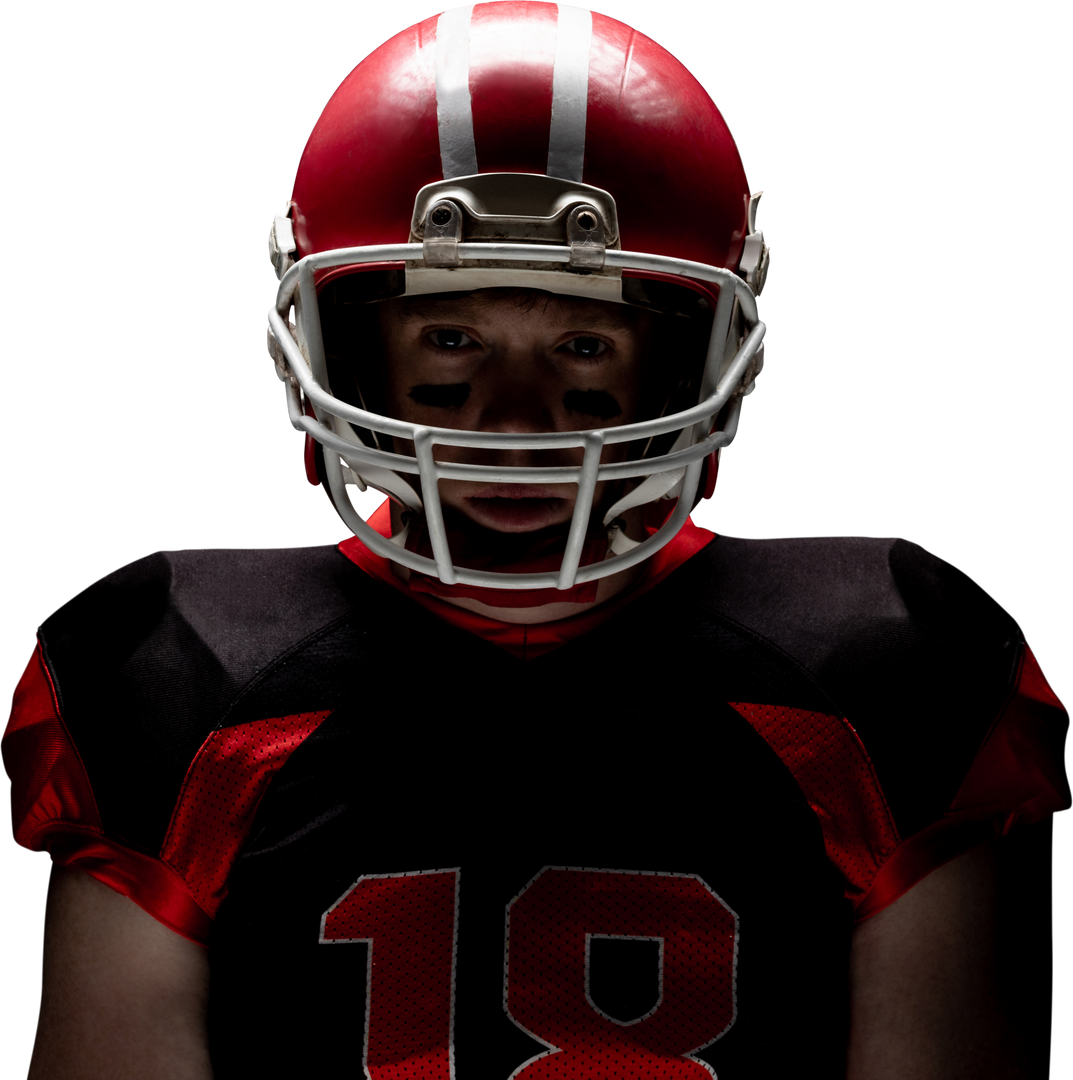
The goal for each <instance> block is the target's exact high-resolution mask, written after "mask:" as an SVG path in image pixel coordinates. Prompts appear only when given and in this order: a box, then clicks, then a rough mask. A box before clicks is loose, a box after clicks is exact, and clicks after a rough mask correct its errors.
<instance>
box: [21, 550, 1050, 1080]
mask: <svg viewBox="0 0 1073 1080" xmlns="http://www.w3.org/2000/svg"><path fill="white" fill-rule="evenodd" d="M1065 727H1066V720H1065V714H1064V713H1063V711H1062V709H1061V706H1060V705H1059V704H1058V702H1057V701H1056V699H1055V698H1054V696H1053V694H1052V693H1051V692H1050V690H1049V688H1048V687H1047V685H1046V682H1045V681H1044V679H1043V677H1042V674H1041V673H1040V672H1039V669H1038V667H1037V666H1036V665H1035V662H1034V660H1033V659H1032V656H1031V653H1030V652H1029V651H1028V650H1027V648H1026V647H1025V645H1024V642H1023V640H1022V638H1021V635H1020V632H1019V631H1018V628H1017V626H1016V625H1015V623H1014V622H1013V621H1012V620H1011V619H1010V617H1009V616H1008V615H1006V614H1005V613H1004V612H1003V611H1002V610H1001V609H1000V608H999V607H998V606H997V605H996V604H995V603H994V602H993V601H992V600H990V599H989V598H988V597H987V596H986V595H985V594H984V593H983V592H982V591H981V590H980V589H979V588H978V587H977V586H975V585H974V584H973V583H972V582H970V581H969V580H968V579H967V578H965V577H964V576H963V575H962V574H960V573H959V572H958V571H956V570H954V569H953V568H951V567H949V566H948V565H946V564H945V563H942V562H941V561H939V560H937V559H935V558H934V557H932V556H930V555H928V554H927V553H926V552H924V551H922V550H921V549H920V548H918V547H916V546H914V545H912V544H909V543H906V542H904V541H888V540H870V539H838V540H823V539H813V540H778V541H746V540H736V539H732V538H728V537H717V538H716V539H715V540H714V541H713V542H712V543H710V544H709V545H708V546H707V547H706V548H704V550H703V551H701V552H700V553H698V554H697V555H695V556H694V557H693V558H691V559H689V561H688V562H686V563H685V564H684V565H683V566H681V567H680V568H679V569H677V570H676V571H675V572H674V573H673V574H671V575H670V577H669V578H667V579H666V580H665V581H663V582H661V583H660V584H659V585H658V586H656V587H655V588H653V589H652V590H651V591H649V592H648V593H646V594H645V595H643V596H639V597H637V598H636V599H635V600H633V601H632V602H631V603H627V604H624V605H623V606H621V607H620V608H619V609H618V610H616V611H615V613H614V614H613V615H612V616H611V617H609V618H608V619H606V621H604V622H603V623H602V624H601V625H599V626H597V627H595V628H594V629H591V630H589V631H588V632H587V633H584V634H581V635H579V636H576V637H574V638H573V639H572V640H568V641H567V642H566V643H565V644H562V645H561V646H559V647H558V648H555V649H552V650H551V651H549V652H546V653H545V654H544V655H541V656H539V657H538V658H536V659H532V660H529V661H523V660H521V659H519V658H518V657H517V656H514V655H511V654H510V653H509V652H507V651H505V650H504V649H501V648H499V647H497V646H496V645H494V644H491V643H489V642H488V641H486V640H483V639H482V638H481V637H480V636H477V635H475V634H473V633H471V632H469V631H468V630H466V629H464V628H461V627H459V626H455V625H451V624H449V623H448V622H446V621H444V620H443V619H440V618H437V617H436V615H435V614H433V613H431V612H430V611H428V610H425V609H424V608H422V607H419V606H418V605H417V604H415V603H413V602H412V601H411V600H410V599H409V598H408V597H406V596H405V595H403V594H402V593H400V592H399V591H397V590H393V589H391V588H388V587H386V586H385V585H384V584H382V583H380V582H378V581H375V580H373V579H372V578H371V577H369V576H368V575H367V574H365V573H364V572H363V571H362V570H360V569H359V568H357V567H356V566H354V565H353V563H351V562H350V561H348V560H347V559H346V558H344V556H343V555H342V554H341V553H340V552H339V551H338V550H336V549H333V548H324V549H306V550H293V551H244V552H243V551H200V552H178V553H166V554H158V555H154V556H151V557H150V558H148V559H145V560H142V561H141V562H138V563H135V564H133V565H131V566H129V567H127V568H126V569H124V570H121V571H119V572H118V573H116V574H114V575H112V576H111V577H109V578H106V579H105V580H103V581H101V582H99V583H98V584H97V585H95V586H93V587H92V588H90V589H89V590H87V591H86V592H85V593H83V594H82V595H81V596H79V597H77V598H76V599H75V600H73V601H72V602H71V603H70V604H68V605H67V606H66V607H64V608H63V609H61V610H60V611H59V612H58V613H57V614H55V615H54V616H52V618H50V619H49V620H48V621H47V622H46V623H45V624H44V626H43V627H42V629H41V634H40V649H39V653H38V655H37V656H36V657H35V659H34V660H33V661H32V662H31V666H30V668H29V669H28V671H27V675H26V677H25V678H24V680H23V683H22V684H21V685H20V689H19V691H18V693H17V696H16V709H15V713H14V715H13V719H12V723H11V725H10V727H9V731H8V735H7V736H6V739H5V747H4V749H5V758H6V761H7V763H8V768H9V771H10V772H11V773H12V775H13V778H14V781H15V785H14V795H13V798H14V802H15V822H16V831H17V835H18V838H19V839H20V841H21V842H23V843H25V844H27V845H28V846H31V847H37V848H48V849H49V850H50V851H51V852H52V855H53V857H54V858H55V859H57V860H58V861H61V862H64V863H71V864H75V865H80V866H82V867H83V868H84V869H86V870H87V871H88V872H90V873H92V874H94V875H95V876H97V877H98V878H100V879H101V880H102V881H105V882H106V883H108V884H109V885H111V886H112V887H113V888H116V889H118V890H119V891H120V892H123V893H124V894H125V895H128V896H130V897H131V898H132V899H134V900H135V901H136V902H137V903H139V904H141V906H143V907H144V908H146V910H148V911H150V912H151V913H152V914H154V915H155V916H156V917H157V918H158V919H160V920H161V921H162V922H164V923H166V924H167V925H169V926H171V927H172V928H173V929H175V930H177V931H178V932H180V933H183V934H185V935H186V936H188V937H190V938H192V939H194V940H197V941H200V942H202V943H203V944H206V945H207V946H208V949H209V957H210V962H211V971H212V979H211V991H210V1013H209V1023H210V1041H211V1052H212V1060H213V1067H214V1072H215V1076H216V1078H217V1080H230V1078H246V1077H249V1076H258V1077H281V1078H282V1077H287V1078H292V1077H295V1076H302V1077H321V1076H323V1077H328V1076H331V1077H337V1076H361V1075H363V1069H364V1075H366V1076H367V1077H369V1078H370V1080H451V1078H457V1080H508V1078H513V1077H521V1078H523V1080H545V1078H556V1080H587V1078H590V1077H591V1078H606V1077H638V1078H661V1080H662V1078H667V1080H679V1078H681V1080H687V1078H689V1080H706V1078H707V1077H712V1076H717V1077H718V1078H719V1080H738V1078H742V1080H752V1078H756V1077H768V1076H771V1077H774V1076H783V1075H797V1074H801V1073H804V1074H806V1075H809V1076H832V1077H837V1076H841V1075H843V1074H844V1058H845V1046H846V1032H847V1023H848V991H847V961H848V951H849V943H850V933H851V930H852V927H853V924H854V921H855V920H856V919H860V918H866V917H868V916H869V915H871V914H874V913H875V912H877V911H879V910H881V909H882V908H883V907H884V906H885V905H886V904H888V903H890V902H891V901H892V900H894V899H896V898H897V897H898V896H899V895H901V894H902V893H903V892H904V891H905V890H906V889H908V888H910V887H911V886H912V885H913V884H914V883H915V882H917V881H919V880H920V879H921V878H922V877H924V876H925V875H926V874H927V873H929V872H930V871H931V870H933V869H934V868H935V867H937V866H938V865H940V864H941V863H942V862H944V861H946V860H948V859H950V858H953V857H954V856H956V855H957V854H960V853H961V852H963V851H965V850H967V849H968V848H969V847H971V846H973V845H974V844H976V843H978V842H980V841H982V840H984V839H987V838H989V837H992V836H995V835H999V834H1001V833H1003V832H1005V831H1008V830H1009V829H1011V828H1013V827H1014V826H1015V825H1016V823H1017V822H1019V821H1025V822H1031V821H1037V820H1040V819H1042V818H1045V817H1046V816H1047V815H1048V814H1050V813H1052V812H1053V811H1055V810H1057V809H1061V808H1062V807H1064V806H1067V805H1068V804H1069V791H1068V787H1067V786H1066V782H1065V777H1064V774H1063V771H1062V742H1063V738H1064V732H1065Z"/></svg>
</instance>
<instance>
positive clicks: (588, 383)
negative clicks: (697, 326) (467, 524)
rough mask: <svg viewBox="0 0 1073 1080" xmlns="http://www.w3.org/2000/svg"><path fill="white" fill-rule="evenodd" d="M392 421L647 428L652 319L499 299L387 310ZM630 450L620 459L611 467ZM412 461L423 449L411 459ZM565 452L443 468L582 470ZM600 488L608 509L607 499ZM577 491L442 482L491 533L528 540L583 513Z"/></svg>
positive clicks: (616, 307) (583, 305)
mask: <svg viewBox="0 0 1073 1080" xmlns="http://www.w3.org/2000/svg"><path fill="white" fill-rule="evenodd" d="M380 308H381V315H380V329H381V342H382V348H383V352H384V360H385V368H384V370H385V397H386V402H385V404H386V408H387V412H388V414H389V415H391V416H394V417H396V418H398V419H400V420H408V421H412V422H414V423H419V424H428V425H430V426H436V427H449V428H460V429H465V430H469V431H501V432H539V431H578V430H583V429H586V428H594V427H608V426H612V425H618V424H626V423H630V422H632V421H633V420H635V419H636V418H637V416H638V409H639V403H640V397H641V383H642V368H643V360H644V357H645V356H646V355H647V352H648V339H649V336H650V325H651V322H650V318H649V317H648V316H647V315H646V314H645V313H644V312H642V311H639V310H637V309H635V308H629V307H626V306H624V305H622V304H612V303H605V302H603V301H599V300H580V299H572V298H560V297H553V296H550V295H546V294H539V293H538V294H535V298H534V296H526V297H524V298H522V299H519V298H518V297H517V296H507V297H504V296H502V294H499V295H497V294H496V292H495V290H490V291H487V292H484V293H477V294H472V295H469V296H464V297H449V296H443V297H436V296H430V297H427V298H426V297H411V298H405V299H400V300H394V301H388V302H386V303H383V304H381V305H380ZM622 451H623V448H621V447H608V448H607V449H606V450H605V460H611V455H612V454H615V455H616V456H621V453H622ZM409 452H412V448H411V449H410V450H409ZM581 454H582V451H581V450H580V448H578V449H574V448H570V449H564V450H558V451H548V450H543V451H533V450H474V449H466V448H462V447H448V446H444V447H439V448H437V450H436V458H437V460H440V461H454V462H459V461H466V462H468V463H474V464H497V465H516V466H547V465H576V464H578V463H580V460H581ZM603 486H604V485H603V484H600V485H597V491H596V505H597V506H599V505H600V503H601V500H602V498H603V496H604V494H605V493H604V492H603V490H602V488H603ZM576 490H577V489H576V487H575V485H573V484H501V483H476V482H470V481H462V480H443V481H441V482H440V498H441V501H442V502H443V504H444V506H445V507H449V508H451V509H453V510H455V511H457V512H458V513H460V514H461V515H463V516H464V517H465V518H467V519H469V520H470V521H472V522H475V523H476V524H477V525H480V526H483V527H484V528H486V529H491V530H494V531H496V532H504V533H526V532H532V531H535V530H537V529H543V528H547V527H549V526H554V525H561V524H563V523H564V522H567V521H569V520H570V516H571V514H572V513H573V509H574V501H575V496H576Z"/></svg>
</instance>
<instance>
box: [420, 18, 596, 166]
mask: <svg viewBox="0 0 1073 1080" xmlns="http://www.w3.org/2000/svg"><path fill="white" fill-rule="evenodd" d="M557 7H558V9H559V24H558V27H557V30H556V35H555V71H554V74H553V76H552V86H551V135H550V137H549V139H548V176H557V177H559V178H560V179H561V180H576V181H578V182H579V183H580V181H581V172H582V169H583V168H584V166H585V117H586V114H587V112H588V108H589V47H590V45H591V43H592V12H591V11H585V10H584V9H583V8H576V7H567V6H566V5H565V4H558V5H557ZM441 130H442V129H441ZM441 139H442V135H441Z"/></svg>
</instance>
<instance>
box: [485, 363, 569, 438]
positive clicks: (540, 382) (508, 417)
mask: <svg viewBox="0 0 1073 1080" xmlns="http://www.w3.org/2000/svg"><path fill="white" fill-rule="evenodd" d="M551 382H552V380H549V378H548V373H547V372H546V371H545V370H544V365H543V364H542V363H541V361H540V358H538V357H534V356H531V355H526V354H525V353H522V352H520V351H513V350H512V351H510V352H504V353H503V354H501V355H499V356H497V357H496V358H495V361H494V363H493V364H491V365H489V369H488V370H487V377H486V379H484V380H483V386H481V387H480V388H479V393H480V402H479V405H480V410H481V412H480V429H481V430H482V431H501V432H533V433H535V432H541V431H555V430H556V429H557V423H556V413H557V411H561V410H557V409H556V403H557V399H561V397H562V395H561V394H560V393H558V391H557V388H553V387H552V386H549V383H551ZM560 404H561V402H560Z"/></svg>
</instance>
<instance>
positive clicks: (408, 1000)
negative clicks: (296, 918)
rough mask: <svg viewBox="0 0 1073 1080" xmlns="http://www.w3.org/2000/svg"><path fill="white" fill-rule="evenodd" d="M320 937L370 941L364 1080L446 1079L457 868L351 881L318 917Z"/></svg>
mask: <svg viewBox="0 0 1073 1080" xmlns="http://www.w3.org/2000/svg"><path fill="white" fill-rule="evenodd" d="M320 941H321V944H322V945H336V944H338V945H343V944H354V943H358V942H364V943H366V944H367V945H368V946H369V951H368V957H367V959H366V975H365V1056H364V1066H365V1075H366V1076H367V1077H368V1078H369V1080H412V1078H413V1077H415V1076H420V1077H422V1078H423V1080H452V1078H453V1076H454V1054H453V1045H452V1034H453V1032H452V1028H453V1023H454V981H455V980H454V973H455V949H456V945H457V941H458V870H457V869H454V870H422V871H417V872H415V873H411V874H375V875H374V874H370V875H366V876H364V877H360V878H358V880H357V881H356V882H355V883H354V884H353V885H352V886H351V887H350V889H348V890H347V892H346V893H344V894H343V895H342V896H341V897H340V898H339V899H338V900H337V901H336V902H335V903H334V904H332V906H331V907H330V908H329V909H328V910H327V911H326V912H325V913H324V915H323V916H322V918H321V929H320Z"/></svg>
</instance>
